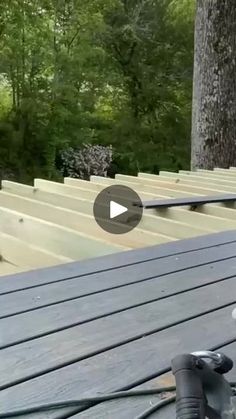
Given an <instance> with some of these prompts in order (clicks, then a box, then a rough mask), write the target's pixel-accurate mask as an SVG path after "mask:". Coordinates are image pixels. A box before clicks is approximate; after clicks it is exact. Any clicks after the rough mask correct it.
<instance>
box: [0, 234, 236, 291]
mask: <svg viewBox="0 0 236 419" xmlns="http://www.w3.org/2000/svg"><path fill="white" fill-rule="evenodd" d="M232 242H236V230H229V231H225V232H221V233H214V234H210V235H206V236H200V237H195V238H192V239H184V240H181V241H175V242H171V243H165V244H162V245H159V246H151V247H147V248H144V249H138V250H132V251H128V252H121V253H117V254H115V255H114V254H113V255H109V256H102V257H99V258H94V259H90V260H86V261H82V262H74V263H69V264H65V265H59V266H54V267H51V268H44V269H38V270H34V271H30V272H24V273H19V274H15V275H10V276H9V275H7V276H5V277H1V278H0V294H3V293H7V292H15V291H17V290H21V289H26V288H34V287H37V286H38V285H42V284H45V285H46V284H50V283H52V282H59V281H67V280H68V279H70V278H78V277H80V276H85V275H90V274H93V273H98V272H105V271H107V270H114V269H117V268H119V267H122V266H129V265H133V264H139V263H142V262H144V261H148V260H157V259H160V258H165V257H168V256H172V255H177V254H181V253H188V252H191V251H193V250H199V249H206V248H209V247H216V246H218V245H222V244H226V243H232ZM10 278H11V280H10V281H9V279H10Z"/></svg>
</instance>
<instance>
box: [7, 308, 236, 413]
mask: <svg viewBox="0 0 236 419" xmlns="http://www.w3.org/2000/svg"><path fill="white" fill-rule="evenodd" d="M233 307H234V306H228V307H227V308H224V309H221V310H219V311H215V312H213V313H210V314H207V315H204V316H201V317H199V318H195V319H193V320H191V321H188V322H186V323H183V324H179V325H177V326H174V327H172V328H169V329H166V330H164V331H160V332H158V333H155V334H153V335H151V336H147V337H144V338H142V339H139V340H137V341H134V342H131V343H127V344H125V345H123V346H120V347H117V348H114V349H112V350H110V351H107V352H104V353H101V354H99V355H96V357H92V358H88V359H86V360H83V361H80V362H78V363H76V364H72V365H69V366H67V367H65V368H61V369H60V370H57V371H53V372H51V373H48V374H46V375H44V376H41V377H37V378H35V379H32V380H30V381H27V382H25V383H22V384H18V385H15V386H14V387H10V388H8V389H6V390H2V391H1V392H0V413H3V412H4V411H6V410H8V409H17V408H21V407H25V406H26V405H29V404H30V403H47V402H52V400H54V401H59V400H62V399H68V398H71V399H72V398H76V397H78V395H79V396H80V397H84V396H89V395H94V394H95V393H96V392H99V393H101V392H110V391H116V390H118V389H125V388H130V387H133V386H135V385H138V384H141V382H144V381H147V380H148V379H151V378H153V377H154V376H157V375H158V374H159V375H160V374H162V373H164V372H165V371H167V370H168V368H169V365H170V361H171V359H172V358H173V357H174V356H175V355H176V354H177V353H181V352H185V351H186V352H192V351H195V350H200V349H203V348H209V349H211V348H213V347H215V346H222V345H225V344H226V343H227V341H229V340H232V336H234V334H235V323H234V322H233V320H232V317H231V312H232V308H233ZM163 354H164V355H165V356H163ZM144 359H145V362H144ZM66 411H67V412H68V414H69V413H70V411H71V410H70V409H67V410H66ZM73 412H74V410H73ZM64 413H65V411H64V412H60V413H58V412H53V411H52V412H49V413H48V419H51V418H61V417H63V416H62V415H64ZM31 417H32V418H33V419H34V418H37V419H39V418H40V419H41V418H44V419H45V414H43V415H41V414H37V415H31Z"/></svg>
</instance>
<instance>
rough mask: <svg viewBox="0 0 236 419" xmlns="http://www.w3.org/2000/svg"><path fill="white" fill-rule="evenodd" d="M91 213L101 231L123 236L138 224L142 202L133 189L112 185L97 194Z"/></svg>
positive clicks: (141, 211) (141, 212)
mask: <svg viewBox="0 0 236 419" xmlns="http://www.w3.org/2000/svg"><path fill="white" fill-rule="evenodd" d="M93 213H94V217H95V220H96V222H97V223H98V225H99V226H100V227H101V228H102V229H103V230H105V231H107V232H108V233H111V234H125V233H128V232H129V231H131V230H133V229H134V228H135V227H137V225H138V224H139V222H140V220H141V218H142V214H143V208H142V201H141V199H140V197H139V196H138V194H137V193H136V192H135V191H133V189H130V188H128V187H127V186H123V185H113V186H109V187H108V188H105V189H103V190H102V191H101V192H100V193H99V194H98V196H97V198H96V199H95V202H94V206H93Z"/></svg>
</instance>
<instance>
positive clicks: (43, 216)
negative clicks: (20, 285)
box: [0, 168, 236, 274]
mask: <svg viewBox="0 0 236 419" xmlns="http://www.w3.org/2000/svg"><path fill="white" fill-rule="evenodd" d="M112 185H123V186H127V187H129V188H131V189H133V190H135V191H136V192H137V193H138V195H139V196H140V198H141V200H142V201H143V202H144V204H145V205H144V206H145V208H144V213H143V217H142V219H141V221H140V223H139V225H138V226H137V227H136V228H135V229H134V230H132V231H131V232H129V233H126V234H123V235H122V234H120V235H112V234H110V233H107V232H105V231H103V230H102V229H101V228H100V227H99V226H98V224H97V223H96V221H95V219H94V215H93V206H94V201H95V199H96V197H97V195H98V193H99V192H101V191H103V190H104V188H106V187H109V186H112ZM117 194H118V195H117V198H120V196H119V194H120V192H117ZM235 196H236V168H230V169H229V170H226V169H219V168H216V169H215V170H213V171H206V170H205V171H203V170H199V171H196V172H190V171H184V170H182V171H180V172H179V173H171V172H166V171H163V172H160V175H152V174H148V173H138V176H128V175H121V174H117V175H116V177H115V179H110V178H104V177H99V176H91V179H90V181H85V180H81V179H72V178H65V179H64V183H59V182H52V181H47V180H45V179H35V181H34V186H33V187H32V186H28V185H23V184H20V183H16V182H10V181H2V191H1V192H0V245H1V243H2V245H1V246H2V247H1V249H0V250H2V253H3V255H6V256H4V258H5V259H6V261H5V259H4V261H3V264H4V266H3V265H2V268H3V269H2V271H4V272H5V271H7V267H8V265H9V272H12V271H14V270H16V271H17V269H19V270H21V269H30V268H31V267H33V268H34V267H39V266H50V265H53V264H59V263H64V262H66V261H70V260H81V259H84V258H91V257H94V256H99V255H105V254H109V253H114V252H115V253H116V252H119V251H123V250H128V249H131V248H133V249H135V248H139V247H145V246H150V245H154V244H161V243H166V242H171V241H175V240H178V239H183V238H190V237H196V236H200V235H205V234H208V233H213V232H217V231H224V230H230V229H235V228H236V202H235ZM129 202H130V200H129V198H127V197H126V198H125V200H124V205H128V204H129ZM206 202H207V205H204V204H205V203H206ZM101 206H102V204H101ZM101 217H102V215H101ZM125 217H126V215H124V219H125ZM129 217H130V212H129V214H127V220H128V219H129ZM109 223H110V224H111V225H112V224H113V223H116V221H115V220H110V221H109ZM1 235H2V238H3V237H6V240H5V244H4V240H3V239H1ZM4 235H5V236H4ZM18 249H19V250H18ZM20 255H22V257H21V256H20ZM10 267H11V268H10ZM0 274H1V270H0Z"/></svg>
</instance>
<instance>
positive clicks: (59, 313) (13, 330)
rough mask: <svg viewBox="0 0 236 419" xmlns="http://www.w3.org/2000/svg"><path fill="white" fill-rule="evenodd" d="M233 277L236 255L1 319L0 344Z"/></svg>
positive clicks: (33, 336) (58, 328) (28, 337)
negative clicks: (224, 259)
mask: <svg viewBox="0 0 236 419" xmlns="http://www.w3.org/2000/svg"><path fill="white" fill-rule="evenodd" d="M234 276H235V258H234V259H230V260H227V261H224V262H218V263H215V264H209V265H207V266H202V267H199V268H195V269H190V270H186V271H181V272H179V273H175V274H172V275H168V277H163V278H157V279H153V280H150V281H145V282H143V283H137V284H135V285H132V286H126V287H125V289H123V288H118V289H114V290H112V291H107V292H106V293H102V294H96V295H92V296H88V297H84V298H81V299H80V300H78V301H79V302H78V301H77V300H72V301H69V302H66V303H61V304H57V305H53V306H50V307H47V308H44V309H39V310H35V311H30V312H27V313H25V314H21V315H16V316H12V317H9V318H5V319H1V320H0V347H5V346H8V345H12V344H14V343H17V342H20V341H23V340H29V339H33V338H35V337H37V336H39V335H45V334H49V333H53V332H55V331H57V330H60V329H63V328H69V327H71V326H72V325H75V324H82V323H84V322H88V321H91V320H92V319H94V318H99V317H102V316H107V315H109V314H111V313H115V312H117V311H122V310H127V309H128V308H129V307H131V306H135V305H140V304H144V303H148V301H151V300H155V299H156V300H158V298H159V299H160V298H167V296H168V295H173V294H176V293H180V292H184V291H186V290H190V289H191V288H195V287H199V286H205V285H207V284H210V283H212V282H213V283H214V282H217V281H221V280H222V279H223V278H226V277H229V278H230V277H234ZM190 278H191V280H190ZM223 282H226V281H223ZM227 283H228V282H227ZM155 284H156V285H155ZM226 286H227V285H226ZM145 298H146V301H145ZM35 325H37V326H35Z"/></svg>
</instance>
